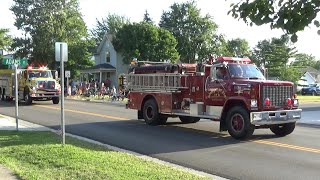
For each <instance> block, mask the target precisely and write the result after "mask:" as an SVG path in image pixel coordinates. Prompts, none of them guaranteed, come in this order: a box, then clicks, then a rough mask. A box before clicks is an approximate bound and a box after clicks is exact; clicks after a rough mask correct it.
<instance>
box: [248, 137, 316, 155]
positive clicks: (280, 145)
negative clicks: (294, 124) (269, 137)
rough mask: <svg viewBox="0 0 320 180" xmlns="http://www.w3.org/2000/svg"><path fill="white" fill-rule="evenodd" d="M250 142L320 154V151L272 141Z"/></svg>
mask: <svg viewBox="0 0 320 180" xmlns="http://www.w3.org/2000/svg"><path fill="white" fill-rule="evenodd" d="M251 142H255V143H259V144H266V145H272V146H278V147H283V148H289V149H295V150H300V151H306V152H313V153H320V149H315V148H308V147H303V146H295V145H290V144H284V143H277V142H272V141H265V140H254V141H251Z"/></svg>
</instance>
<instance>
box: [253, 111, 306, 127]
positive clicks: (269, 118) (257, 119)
mask: <svg viewBox="0 0 320 180" xmlns="http://www.w3.org/2000/svg"><path fill="white" fill-rule="evenodd" d="M301 111H302V109H294V110H281V111H262V112H251V113H250V121H251V124H253V125H271V124H284V123H291V122H296V121H298V120H300V119H301Z"/></svg>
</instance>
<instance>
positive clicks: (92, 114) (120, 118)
mask: <svg viewBox="0 0 320 180" xmlns="http://www.w3.org/2000/svg"><path fill="white" fill-rule="evenodd" d="M34 106H38V107H42V108H47V109H54V110H60V109H61V108H56V107H50V106H44V105H34ZM64 110H65V111H66V112H73V113H79V114H85V115H91V116H97V117H103V118H108V119H115V120H128V119H126V118H122V117H116V116H108V115H103V114H96V113H90V112H85V111H77V110H71V109H64Z"/></svg>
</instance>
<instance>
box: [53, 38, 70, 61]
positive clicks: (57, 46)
mask: <svg viewBox="0 0 320 180" xmlns="http://www.w3.org/2000/svg"><path fill="white" fill-rule="evenodd" d="M61 44H62V56H61V54H60V45H61ZM55 56H56V61H61V58H62V61H63V62H67V61H68V44H67V43H64V42H56V43H55Z"/></svg>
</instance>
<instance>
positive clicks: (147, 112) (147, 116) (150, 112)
mask: <svg viewBox="0 0 320 180" xmlns="http://www.w3.org/2000/svg"><path fill="white" fill-rule="evenodd" d="M160 117H161V115H160V114H159V110H158V104H157V102H156V100H154V99H149V100H147V101H146V103H145V104H144V105H143V118H144V121H145V122H146V123H147V124H149V125H153V126H155V125H159V124H160V122H161V120H160Z"/></svg>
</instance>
